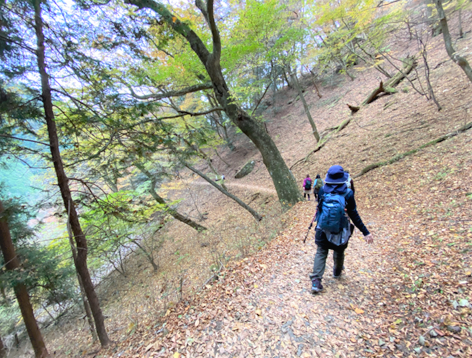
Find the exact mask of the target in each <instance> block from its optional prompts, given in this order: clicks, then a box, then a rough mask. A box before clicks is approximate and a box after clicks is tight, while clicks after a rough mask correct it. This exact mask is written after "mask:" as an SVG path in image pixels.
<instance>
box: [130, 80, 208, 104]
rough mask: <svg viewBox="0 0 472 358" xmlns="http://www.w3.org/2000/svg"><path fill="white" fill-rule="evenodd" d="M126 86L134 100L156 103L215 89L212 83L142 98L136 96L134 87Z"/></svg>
mask: <svg viewBox="0 0 472 358" xmlns="http://www.w3.org/2000/svg"><path fill="white" fill-rule="evenodd" d="M126 86H127V87H128V89H129V90H130V92H131V95H132V96H133V97H134V98H137V99H153V100H155V101H159V100H161V99H164V98H169V97H179V96H183V95H186V94H187V93H193V92H198V91H201V90H205V89H212V88H213V84H212V83H211V82H207V83H201V84H196V85H193V86H190V87H187V88H182V89H180V90H176V91H169V92H165V93H152V94H147V95H142V96H141V95H138V94H136V92H134V90H133V87H131V86H130V85H126Z"/></svg>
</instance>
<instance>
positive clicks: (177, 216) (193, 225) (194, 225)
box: [134, 163, 207, 232]
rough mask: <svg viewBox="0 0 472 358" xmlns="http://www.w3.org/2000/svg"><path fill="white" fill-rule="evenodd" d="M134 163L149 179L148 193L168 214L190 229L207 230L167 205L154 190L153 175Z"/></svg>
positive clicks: (154, 181)
mask: <svg viewBox="0 0 472 358" xmlns="http://www.w3.org/2000/svg"><path fill="white" fill-rule="evenodd" d="M134 165H135V166H136V168H138V169H139V170H140V171H141V173H143V174H144V175H146V176H147V177H148V179H149V180H151V187H150V188H149V193H150V194H151V196H152V197H153V198H154V200H156V201H157V202H158V203H159V204H162V205H165V207H166V210H167V212H168V213H169V214H170V215H172V216H173V217H174V218H175V219H177V220H179V221H180V222H183V223H184V224H187V225H188V226H190V227H191V228H192V229H195V230H197V231H199V232H201V231H205V230H207V228H206V227H205V226H202V225H199V224H197V223H196V222H195V221H193V220H191V219H189V218H187V217H185V216H183V215H182V214H180V213H179V212H178V211H177V210H174V209H172V208H171V207H170V206H169V205H167V203H166V201H165V200H164V198H163V197H161V196H160V195H159V194H157V192H156V180H155V179H154V176H153V175H152V174H151V173H150V172H149V171H148V170H146V168H144V166H143V165H142V164H140V163H134Z"/></svg>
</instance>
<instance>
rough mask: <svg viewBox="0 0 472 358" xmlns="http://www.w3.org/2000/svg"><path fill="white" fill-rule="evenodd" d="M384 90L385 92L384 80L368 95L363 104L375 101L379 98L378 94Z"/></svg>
mask: <svg viewBox="0 0 472 358" xmlns="http://www.w3.org/2000/svg"><path fill="white" fill-rule="evenodd" d="M382 92H385V89H384V86H383V82H382V81H380V85H379V87H378V88H376V89H375V90H373V91H372V93H371V94H370V95H369V96H368V97H367V99H366V100H365V101H364V102H362V104H364V105H366V104H369V103H372V102H374V101H375V100H376V99H377V96H378V95H379V94H380V93H382Z"/></svg>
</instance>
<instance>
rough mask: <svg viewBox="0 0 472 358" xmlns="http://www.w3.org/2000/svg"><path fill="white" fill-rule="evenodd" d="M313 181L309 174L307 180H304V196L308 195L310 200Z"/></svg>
mask: <svg viewBox="0 0 472 358" xmlns="http://www.w3.org/2000/svg"><path fill="white" fill-rule="evenodd" d="M312 183H313V181H312V180H311V178H310V175H307V176H306V178H305V180H304V181H303V197H304V198H305V199H306V196H307V195H308V200H310V193H311V185H312Z"/></svg>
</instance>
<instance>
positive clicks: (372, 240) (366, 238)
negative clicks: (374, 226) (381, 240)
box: [364, 234, 374, 244]
mask: <svg viewBox="0 0 472 358" xmlns="http://www.w3.org/2000/svg"><path fill="white" fill-rule="evenodd" d="M364 240H365V242H367V243H368V244H372V243H373V242H374V237H373V236H372V234H369V235H367V236H364Z"/></svg>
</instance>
